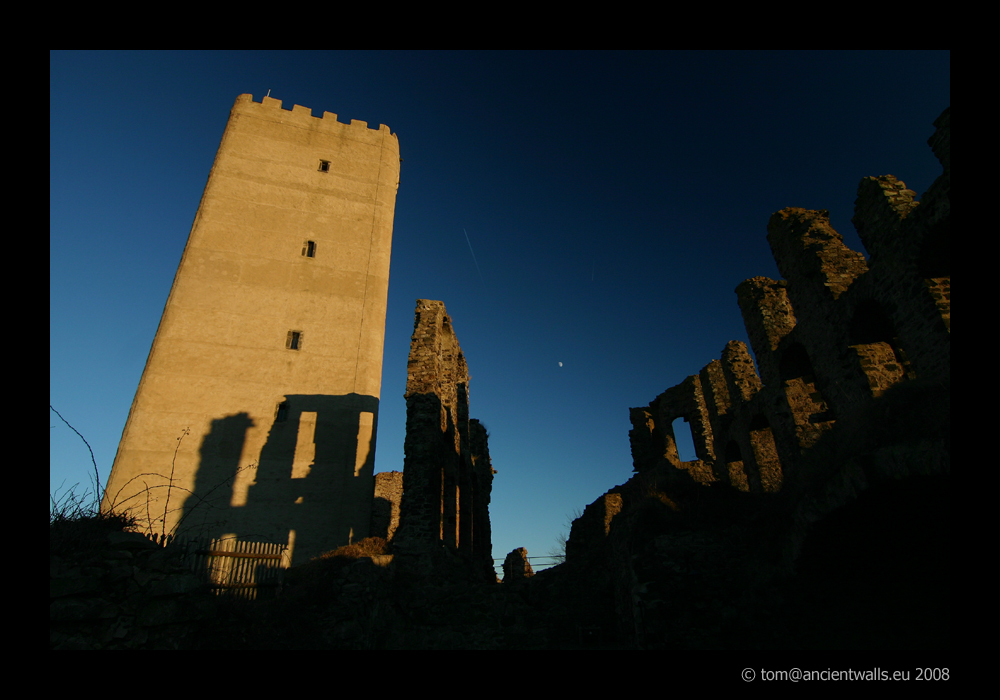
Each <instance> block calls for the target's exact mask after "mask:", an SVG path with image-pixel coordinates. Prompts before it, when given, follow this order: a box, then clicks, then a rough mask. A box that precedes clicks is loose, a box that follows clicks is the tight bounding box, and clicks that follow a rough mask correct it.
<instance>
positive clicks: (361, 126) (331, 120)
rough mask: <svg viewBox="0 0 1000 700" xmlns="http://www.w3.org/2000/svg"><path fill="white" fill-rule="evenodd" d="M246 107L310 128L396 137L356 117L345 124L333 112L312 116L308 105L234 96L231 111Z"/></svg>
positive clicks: (245, 95)
mask: <svg viewBox="0 0 1000 700" xmlns="http://www.w3.org/2000/svg"><path fill="white" fill-rule="evenodd" d="M247 109H253V110H259V111H261V112H263V111H267V112H270V113H271V114H272V115H273V116H277V117H281V119H283V120H285V121H290V122H295V121H298V122H300V123H301V124H302V125H303V126H306V127H308V128H310V129H320V130H323V131H333V130H342V129H354V130H356V131H357V132H358V133H359V134H365V135H374V133H378V132H382V131H385V132H388V135H389V136H391V137H392V138H394V139H395V138H397V137H396V134H394V133H392V132H391V131H390V130H389V127H387V126H386V125H385V124H379V127H378V129H372V128H370V127H369V126H368V122H363V121H359V120H357V119H352V120H351V123H350V124H345V123H344V122H341V121H337V115H336V114H334V113H333V112H323V116H321V117H314V116H313V113H312V112H313V111H312V109H310V108H309V107H303V106H302V105H293V106H292V108H291V109H284V108H282V106H281V100H278V99H275V98H273V97H262V98H261V101H260V102H254V101H253V95H251V94H249V93H246V94H243V95H240V96H239V97H237V98H236V103H235V104H234V105H233V111H236V110H247Z"/></svg>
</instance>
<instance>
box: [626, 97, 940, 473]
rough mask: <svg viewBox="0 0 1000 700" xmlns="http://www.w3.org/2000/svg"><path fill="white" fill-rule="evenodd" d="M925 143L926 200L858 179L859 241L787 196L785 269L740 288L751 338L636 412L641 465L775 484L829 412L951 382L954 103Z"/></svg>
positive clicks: (773, 229) (777, 241) (832, 417)
mask: <svg viewBox="0 0 1000 700" xmlns="http://www.w3.org/2000/svg"><path fill="white" fill-rule="evenodd" d="M934 124H935V126H936V127H937V131H936V132H935V134H934V136H932V137H931V138H930V140H929V141H928V143H929V144H930V145H931V147H932V148H933V149H934V152H935V155H936V156H937V157H938V159H939V160H940V161H941V164H942V166H943V169H944V172H943V173H942V175H941V176H940V177H939V178H938V179H937V180H936V181H935V182H934V184H933V185H932V186H931V187H930V189H929V190H928V191H927V192H926V193H925V194H924V196H923V198H922V201H921V202H917V201H916V200H915V199H914V196H915V193H914V192H913V191H912V190H908V189H906V184H905V183H904V182H902V181H901V180H898V179H897V178H895V177H893V176H891V175H885V176H881V177H867V178H864V179H863V180H862V181H861V183H860V185H859V186H858V195H857V201H856V202H855V215H854V218H853V219H852V221H853V223H854V225H855V227H856V228H857V230H858V233H859V235H860V237H861V240H862V242H863V243H864V245H865V248H866V249H867V250H868V252H869V254H870V260H868V261H867V262H866V261H865V259H864V256H862V255H861V254H860V253H858V252H856V251H853V250H851V249H849V248H848V247H847V246H846V245H844V242H843V237H842V236H841V235H840V234H839V233H838V232H837V231H836V230H834V229H833V227H832V226H830V221H829V213H828V212H827V211H825V210H819V211H812V210H806V209H799V208H794V207H791V208H786V209H783V210H781V211H779V212H776V213H775V214H774V215H773V216H772V217H771V220H770V221H769V223H768V227H767V228H768V236H767V238H768V242H769V243H770V245H771V251H772V253H773V255H774V259H775V261H776V263H777V265H778V269H779V270H780V271H781V273H782V275H783V276H784V278H785V279H782V280H771V279H768V278H766V277H754V278H752V279H749V280H746V281H745V282H743V283H741V284H740V285H739V286H738V287H737V288H736V294H737V300H738V303H739V305H740V310H741V311H742V314H743V319H744V323H745V325H746V329H747V335H748V337H749V339H750V343H751V345H752V347H753V351H754V354H755V355H756V359H757V366H758V367H759V370H760V374H759V375H758V374H757V371H756V370H755V368H754V362H753V359H752V358H751V356H750V352H749V350H748V349H747V347H746V346H745V345H744V344H743V343H740V342H736V341H733V342H730V343H729V344H727V345H726V347H725V348H724V349H723V352H722V358H721V361H720V360H713V361H712V362H710V363H709V364H708V365H706V366H705V368H704V369H702V370H701V372H700V373H699V374H698V375H693V376H691V377H688V378H687V379H685V380H684V381H683V382H682V383H681V384H679V385H677V386H675V387H673V388H671V389H668V390H667V391H665V392H664V393H663V394H661V395H660V396H658V397H657V398H656V399H655V400H654V401H653V402H652V403H650V405H649V406H647V407H642V408H633V409H631V410H630V414H631V419H632V425H633V430H632V431H631V432H630V433H629V435H630V439H631V443H632V456H633V462H634V466H635V470H636V471H638V472H640V473H642V472H644V471H648V470H651V469H654V468H656V467H658V466H660V465H662V464H669V465H671V466H673V467H676V468H677V469H678V470H680V471H683V472H685V473H687V474H688V475H690V476H692V477H693V478H694V479H695V481H697V482H701V483H710V482H712V481H726V482H729V483H731V484H732V485H734V486H736V487H737V488H739V489H741V490H745V491H753V492H776V491H778V490H780V489H781V488H782V484H783V482H784V481H785V480H786V479H787V478H788V476H789V475H790V474H792V473H794V472H795V469H796V468H797V466H798V465H799V464H800V462H801V461H802V457H803V454H804V453H805V452H806V451H808V450H809V449H810V448H811V447H812V446H813V445H815V444H816V442H817V441H818V440H819V439H820V437H821V436H822V435H823V434H824V432H826V431H827V430H829V429H830V428H831V427H833V425H835V423H836V422H837V420H838V419H839V418H841V417H844V416H851V415H856V414H858V413H859V412H860V411H862V410H863V409H864V408H865V407H866V406H867V405H868V404H870V403H871V401H872V400H873V399H875V398H877V397H879V396H881V395H882V394H883V393H884V392H885V391H886V390H887V389H889V388H890V387H892V386H894V385H896V384H899V383H900V382H904V381H908V380H915V379H918V378H919V379H920V380H922V381H923V382H932V383H933V382H939V383H946V382H948V381H949V380H950V365H951V355H950V347H951V344H950V317H951V316H950V311H951V306H950V304H951V300H950V284H951V276H950V275H951V271H950V258H949V255H948V249H949V248H948V241H949V233H950V224H949V221H950V217H949V214H950V183H951V167H950V164H951V160H950V124H951V121H950V110H945V112H944V113H943V114H942V115H941V116H940V117H939V118H938V119H937V120H936V121H935V123H934ZM676 418H684V419H685V420H686V421H688V422H689V423H690V424H691V432H692V436H693V438H694V443H695V451H696V453H697V457H698V459H697V460H696V461H692V462H681V461H680V460H679V459H678V456H677V449H676V443H675V441H674V435H673V430H672V427H671V422H672V421H673V420H674V419H676Z"/></svg>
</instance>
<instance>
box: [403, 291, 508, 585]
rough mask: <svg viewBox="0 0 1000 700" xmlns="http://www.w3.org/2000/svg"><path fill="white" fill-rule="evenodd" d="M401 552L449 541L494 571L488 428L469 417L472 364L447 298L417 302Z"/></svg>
mask: <svg viewBox="0 0 1000 700" xmlns="http://www.w3.org/2000/svg"><path fill="white" fill-rule="evenodd" d="M405 396H406V439H405V442H404V452H405V457H404V467H403V496H402V503H401V505H400V514H399V528H398V530H397V531H396V533H395V536H394V542H395V547H396V551H399V552H419V551H421V550H428V549H433V548H435V547H438V546H440V545H444V546H446V547H448V548H449V549H451V550H453V551H456V552H458V553H460V554H462V555H465V556H466V557H468V558H469V559H474V560H476V561H478V562H480V563H483V564H484V565H486V566H488V567H489V571H490V572H492V571H493V554H492V544H491V536H490V528H489V501H490V491H491V489H492V479H493V474H494V473H495V472H494V471H493V469H492V465H491V462H490V457H489V448H488V446H487V434H486V429H485V428H484V427H483V426H482V425H481V424H480V423H479V421H477V420H474V419H470V418H469V369H468V366H467V365H466V362H465V356H464V355H463V354H462V350H461V348H460V347H459V344H458V339H457V338H456V336H455V331H454V328H453V327H452V323H451V318H450V317H449V316H448V314H447V312H446V311H445V307H444V303H442V302H440V301H430V300H426V299H418V300H417V308H416V318H415V321H414V328H413V336H412V339H411V343H410V357H409V362H408V364H407V383H406V394H405Z"/></svg>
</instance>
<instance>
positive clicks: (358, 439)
mask: <svg viewBox="0 0 1000 700" xmlns="http://www.w3.org/2000/svg"><path fill="white" fill-rule="evenodd" d="M399 165H400V158H399V144H398V141H397V138H396V135H395V134H392V133H391V132H390V131H389V129H388V127H386V126H385V125H381V126H380V127H379V128H378V129H377V130H376V129H369V128H368V125H367V124H366V123H365V122H360V121H352V122H351V123H350V124H343V123H341V122H338V121H337V115H335V114H331V113H329V112H327V113H324V114H323V116H322V117H314V116H312V112H311V110H310V109H308V108H305V107H301V106H299V105H295V106H294V107H293V108H292V109H291V110H286V109H282V108H281V101H280V100H275V99H271V98H269V97H265V98H263V100H262V101H261V102H260V103H256V102H254V101H253V99H252V96H251V95H240V96H239V97H237V98H236V103H235V104H234V106H233V109H232V112H231V114H230V117H229V122H228V124H227V125H226V130H225V132H224V134H223V136H222V143H221V144H220V146H219V151H218V153H217V154H216V157H215V163H214V164H213V166H212V170H211V172H210V173H209V177H208V184H207V185H206V186H205V192H204V194H203V195H202V199H201V204H200V206H199V207H198V212H197V214H196V215H195V219H194V224H193V226H192V228H191V233H190V235H189V237H188V242H187V245H186V247H185V249H184V254H183V256H182V258H181V262H180V266H179V268H178V270H177V274H176V276H175V278H174V283H173V286H172V288H171V290H170V296H169V297H168V299H167V303H166V307H165V308H164V311H163V317H162V318H161V320H160V325H159V328H158V329H157V332H156V337H155V339H154V340H153V346H152V349H151V350H150V353H149V358H148V359H147V361H146V367H145V369H144V371H143V374H142V379H141V380H140V382H139V387H138V389H137V391H136V395H135V399H134V400H133V403H132V408H131V410H130V412H129V417H128V421H127V422H126V424H125V429H124V431H123V433H122V439H121V443H120V445H119V447H118V454H117V456H116V457H115V463H114V467H113V469H112V472H111V476H110V477H109V479H108V487H107V491H106V494H105V498H104V508H105V509H112V508H114V509H117V510H124V509H127V510H129V511H131V512H132V513H133V514H135V515H136V516H137V517H138V518H139V520H140V523H141V524H142V525H143V526H145V527H147V528H149V530H151V531H152V532H155V533H160V532H166V533H171V532H173V533H175V534H177V535H181V536H185V535H186V536H188V537H192V538H197V539H201V540H205V539H207V538H218V537H227V538H236V539H239V540H243V541H259V542H273V543H280V544H288V545H289V546H290V547H291V549H292V556H293V557H294V559H293V561H294V562H296V563H299V562H302V561H304V560H306V559H307V558H309V557H311V556H315V555H316V554H319V553H321V552H323V551H326V550H329V549H332V548H335V547H338V546H341V545H345V544H348V543H350V542H351V541H353V540H357V539H360V538H362V537H365V536H367V534H368V522H369V515H370V510H371V501H372V493H373V475H372V474H373V464H374V457H375V435H376V426H377V422H378V404H379V392H380V387H381V379H382V346H383V341H384V336H385V314H386V300H387V295H388V287H389V253H390V247H391V242H392V220H393V211H394V207H395V201H396V189H397V187H398V184H399Z"/></svg>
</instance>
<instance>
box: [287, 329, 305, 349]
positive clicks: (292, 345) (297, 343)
mask: <svg viewBox="0 0 1000 700" xmlns="http://www.w3.org/2000/svg"><path fill="white" fill-rule="evenodd" d="M285 347H286V348H288V349H289V350H301V349H302V331H288V338H286V339H285Z"/></svg>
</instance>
